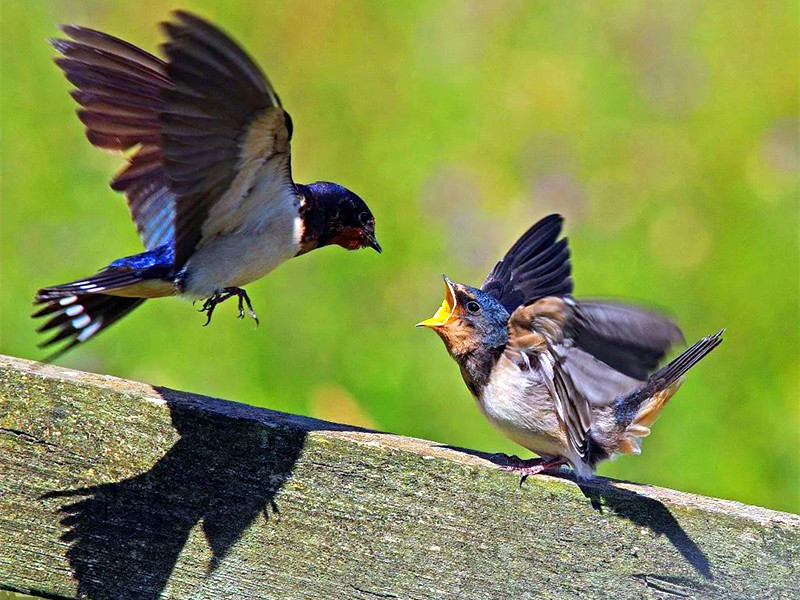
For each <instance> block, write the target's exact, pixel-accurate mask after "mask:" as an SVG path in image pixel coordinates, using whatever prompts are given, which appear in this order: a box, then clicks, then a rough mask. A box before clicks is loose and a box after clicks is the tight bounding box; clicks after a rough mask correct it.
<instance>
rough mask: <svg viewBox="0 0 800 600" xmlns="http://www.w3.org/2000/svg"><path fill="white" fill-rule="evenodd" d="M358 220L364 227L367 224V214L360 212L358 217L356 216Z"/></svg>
mask: <svg viewBox="0 0 800 600" xmlns="http://www.w3.org/2000/svg"><path fill="white" fill-rule="evenodd" d="M358 220H359V222H360V223H361V224H362V225H366V224H367V223H369V214H367V213H365V212H362V213H361V214H360V215H358Z"/></svg>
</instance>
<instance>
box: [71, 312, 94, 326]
mask: <svg viewBox="0 0 800 600" xmlns="http://www.w3.org/2000/svg"><path fill="white" fill-rule="evenodd" d="M91 322H92V317H90V316H89V315H81V316H80V317H78V318H77V319H72V326H73V327H74V328H75V329H83V328H84V327H86V326H87V325H88V324H89V323H91Z"/></svg>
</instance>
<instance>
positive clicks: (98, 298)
mask: <svg viewBox="0 0 800 600" xmlns="http://www.w3.org/2000/svg"><path fill="white" fill-rule="evenodd" d="M141 281H142V277H141V275H140V274H137V273H136V272H132V271H131V270H130V269H115V268H110V269H107V270H105V271H101V272H100V273H98V274H97V275H94V276H92V277H87V278H86V279H82V280H80V281H73V282H72V283H65V284H64V285H57V286H53V287H48V288H43V289H41V290H39V291H38V292H37V293H36V298H35V299H34V304H37V305H43V306H42V308H40V309H39V310H38V311H37V312H35V313H34V314H33V317H34V318H38V317H49V319H48V320H47V321H46V322H45V323H44V325H42V326H41V327H39V328H38V329H37V330H36V331H37V332H40V333H41V332H54V335H53V336H51V337H50V338H49V339H47V340H45V341H44V342H42V343H41V344H39V347H40V348H45V347H47V346H50V345H52V344H56V343H58V342H62V341H63V342H65V344H64V345H63V346H61V347H60V348H59V349H58V350H57V351H56V352H54V353H53V354H51V355H50V356H48V357H47V358H46V359H45V360H46V361H50V360H53V359H54V358H56V357H57V356H60V355H62V354H63V353H64V352H66V351H67V350H69V349H70V348H73V347H74V346H76V345H78V344H80V343H82V342H85V341H86V340H88V339H90V338H92V337H94V336H96V335H97V334H98V333H100V332H101V331H103V330H104V329H106V328H107V327H109V326H110V325H113V324H114V323H116V322H117V321H119V320H120V319H121V318H122V317H124V316H125V315H127V314H128V313H129V312H131V311H132V310H133V309H134V308H136V307H137V306H139V305H140V304H141V303H142V302H144V301H145V299H144V298H131V297H123V296H114V295H110V294H106V293H103V292H105V291H112V290H115V289H119V288H125V287H128V286H131V285H135V284H137V283H139V282H141Z"/></svg>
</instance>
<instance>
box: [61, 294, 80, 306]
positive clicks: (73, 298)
mask: <svg viewBox="0 0 800 600" xmlns="http://www.w3.org/2000/svg"><path fill="white" fill-rule="evenodd" d="M77 300H78V297H77V296H67V297H66V298H62V299H61V300H59V301H58V303H59V304H60V305H61V306H66V305H67V304H72V303H73V302H76V301H77Z"/></svg>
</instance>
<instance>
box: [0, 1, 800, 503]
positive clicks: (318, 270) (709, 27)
mask: <svg viewBox="0 0 800 600" xmlns="http://www.w3.org/2000/svg"><path fill="white" fill-rule="evenodd" d="M168 4H169V6H168V5H167V3H164V2H159V1H155V0H146V1H140V2H136V3H133V2H99V1H96V0H94V1H90V2H85V1H81V2H78V1H74V0H73V1H67V0H64V1H53V2H30V1H24V0H12V1H9V2H5V1H4V2H3V4H2V7H0V27H1V28H2V30H1V31H0V33H1V35H0V53H2V69H1V70H0V75H1V76H2V82H1V84H2V85H1V86H0V87H1V91H0V94H2V96H1V99H2V108H1V112H0V119H2V121H0V127H2V145H1V146H0V153H1V157H2V158H1V162H2V187H0V194H1V195H0V200H1V202H2V204H1V205H0V210H1V212H0V227H2V229H1V230H0V253H1V254H0V256H1V257H2V262H1V263H0V289H1V290H2V293H1V294H0V352H3V353H6V354H11V355H16V356H22V357H26V358H32V359H41V358H42V357H43V356H44V353H43V352H41V351H38V350H37V349H36V343H37V341H39V340H38V339H37V335H36V334H35V332H34V329H35V324H34V322H33V321H31V320H30V319H29V316H28V315H29V314H30V311H31V305H30V303H31V298H32V295H33V293H34V291H35V289H36V288H38V287H41V286H44V285H49V284H55V283H61V282H64V281H68V280H72V279H75V278H78V277H80V276H83V275H86V274H89V273H92V272H94V271H95V270H96V269H98V268H100V267H102V266H104V265H105V264H107V263H108V262H109V261H111V260H113V259H114V258H117V257H118V256H123V255H128V254H133V253H135V252H138V251H140V249H141V247H140V244H139V241H138V239H137V237H136V233H135V231H134V228H133V226H132V225H131V223H130V221H129V219H128V215H127V211H126V208H125V204H124V200H123V198H122V197H120V196H118V195H117V194H115V193H114V192H112V191H111V190H110V189H109V188H108V180H109V178H110V177H111V175H112V174H113V173H114V172H116V171H117V170H118V169H119V168H120V167H121V165H122V159H121V158H120V157H117V156H113V155H108V154H103V153H101V152H98V151H97V150H95V149H93V148H92V147H91V146H90V145H89V144H88V143H87V142H86V140H85V138H84V137H83V133H82V127H81V125H80V123H79V122H78V120H77V119H76V118H75V115H74V110H75V106H74V104H73V102H72V100H71V99H70V98H69V96H68V94H67V91H68V89H69V88H70V86H69V84H68V83H67V82H66V81H65V80H64V78H63V77H62V75H61V73H60V72H59V70H58V69H57V68H56V67H55V66H54V65H53V64H52V61H51V59H52V58H53V55H54V52H53V50H52V49H51V48H50V46H49V45H48V44H47V39H48V38H51V37H54V36H57V35H58V31H57V29H56V26H57V24H59V23H64V22H76V23H80V24H83V25H87V26H90V27H94V28H98V29H103V30H106V31H109V32H112V33H115V34H117V35H120V36H122V37H124V38H125V39H128V40H130V41H133V42H135V43H137V44H140V45H142V46H143V47H145V48H147V49H151V50H154V49H156V48H157V44H158V43H159V42H160V41H161V37H160V33H159V32H158V30H157V28H156V27H155V24H156V22H158V21H160V20H163V19H164V18H166V17H167V15H168V8H170V7H172V8H178V7H180V8H186V9H190V10H194V11H196V12H198V13H199V14H201V15H204V16H206V17H208V18H210V19H212V20H214V21H216V22H218V23H219V24H221V25H222V26H223V27H225V28H226V29H227V30H228V31H229V32H231V33H232V35H233V36H234V37H235V38H236V39H238V40H239V41H240V42H241V43H242V44H243V45H244V46H245V48H247V50H248V51H249V52H250V53H251V54H252V55H253V56H254V57H255V58H256V60H257V61H258V62H259V63H260V64H261V65H262V66H263V68H264V70H265V71H266V72H267V73H268V74H269V76H270V78H271V80H272V82H273V83H274V85H275V86H276V88H277V90H278V92H279V93H280V95H281V97H282V99H283V101H284V105H285V107H286V108H287V110H288V111H289V112H290V113H291V114H292V116H293V118H294V122H295V137H294V142H293V153H294V174H295V178H296V179H297V181H300V182H307V181H313V180H317V179H329V180H333V181H337V182H339V183H342V184H344V185H346V186H348V187H350V188H351V189H353V190H354V191H356V192H357V193H358V194H359V195H361V196H362V197H363V198H364V199H365V200H366V201H367V202H368V203H369V205H370V206H371V207H372V209H373V211H374V213H375V215H376V217H377V222H378V227H377V232H378V237H379V239H380V241H381V244H383V246H384V254H383V255H381V256H378V255H377V254H375V253H373V252H372V251H367V250H365V251H361V252H357V253H346V252H344V251H343V250H341V249H339V248H327V249H324V250H322V251H318V252H314V253H312V254H311V255H309V256H305V257H302V258H300V259H298V260H292V261H290V262H289V263H288V264H286V265H284V266H282V267H281V268H280V269H278V270H277V271H276V272H274V273H272V274H271V275H270V276H268V277H267V278H265V279H264V280H261V281H259V282H257V283H254V284H252V285H250V286H248V291H249V293H250V295H251V297H252V298H253V299H254V302H255V306H256V309H257V311H258V313H259V315H260V317H261V327H260V329H258V330H254V329H253V326H252V324H251V323H250V322H247V321H245V322H240V321H238V320H237V319H236V318H235V316H234V315H235V306H234V305H233V304H232V303H231V304H229V305H226V306H223V307H221V308H220V309H219V310H218V311H217V313H216V315H215V319H214V322H213V323H212V324H211V326H209V327H207V328H203V327H201V324H202V322H203V317H202V315H199V314H197V313H196V312H194V311H193V310H192V306H191V305H190V304H189V303H187V302H185V301H182V300H178V299H168V300H159V301H154V302H148V303H147V304H146V305H145V306H144V307H143V308H141V309H139V310H137V311H136V312H135V313H133V314H132V315H131V316H130V317H128V318H126V319H125V320H124V321H122V322H121V323H120V324H118V325H116V326H115V327H114V328H113V329H111V330H109V332H108V333H105V334H103V335H102V336H100V337H99V338H98V339H97V340H94V341H93V342H92V343H90V344H87V345H86V346H85V347H83V348H81V349H79V350H77V351H75V352H73V353H71V354H69V355H67V356H66V357H64V358H63V359H61V360H60V361H59V363H60V364H63V365H66V366H70V367H75V368H79V369H86V370H91V371H96V372H102V373H110V374H114V375H119V376H122V377H129V378H134V379H139V380H142V381H146V382H149V383H153V384H158V385H165V386H170V387H174V388H179V389H184V390H190V391H193V392H198V393H204V394H209V395H215V396H221V397H224V398H230V399H234V400H238V401H242V402H247V403H251V404H254V405H259V406H267V407H270V408H275V409H279V410H284V411H290V412H295V413H302V414H310V415H314V416H322V417H325V418H329V419H340V420H344V421H349V422H357V423H363V424H370V425H372V426H374V427H377V428H380V429H385V430H388V431H392V432H396V433H400V434H405V435H413V436H419V437H424V438H430V439H433V440H436V441H439V442H442V443H446V444H453V445H458V446H465V447H473V448H478V449H482V450H487V451H505V452H512V453H522V452H521V449H519V448H517V447H515V446H514V445H513V444H512V443H511V442H509V441H507V440H505V439H504V438H503V437H502V436H500V435H499V434H497V433H495V432H494V431H493V430H492V429H491V428H490V426H489V425H488V423H487V422H486V421H485V420H484V419H483V417H482V416H481V415H480V414H479V412H478V410H477V409H476V407H475V406H474V403H473V401H472V400H471V398H470V396H469V393H468V392H467V390H466V388H465V387H464V385H463V383H462V382H461V380H460V377H459V374H458V369H457V367H456V365H455V364H454V363H453V362H452V361H451V360H450V359H449V357H448V356H447V354H446V352H445V350H444V348H443V347H442V344H441V342H440V341H439V340H438V339H436V336H435V335H433V334H432V333H431V332H429V331H420V330H415V329H414V327H413V324H414V323H415V322H417V321H419V320H421V319H422V318H425V317H427V316H430V314H432V313H433V311H434V310H435V308H436V306H437V305H438V303H439V302H440V301H441V294H442V283H441V279H440V275H441V273H447V275H448V276H450V277H451V278H453V279H455V280H459V281H464V282H468V283H472V284H477V283H479V282H480V281H482V278H483V276H484V275H485V273H486V272H487V270H488V269H489V267H490V266H491V265H492V264H493V263H494V261H495V260H497V259H498V258H499V257H500V256H501V255H502V253H503V252H504V251H505V250H506V249H507V248H508V246H509V245H510V244H511V243H512V242H513V241H514V240H515V239H516V236H518V235H519V234H520V233H521V232H522V231H524V230H525V229H526V228H527V227H528V226H529V225H530V224H531V223H532V222H533V221H534V220H536V219H538V218H540V217H541V216H543V215H545V214H546V213H548V212H553V211H557V212H561V213H562V214H564V215H565V217H566V218H567V234H568V236H569V237H570V242H571V247H572V252H573V267H574V276H575V282H576V294H577V295H579V296H611V297H617V298H629V299H632V300H635V301H637V302H641V303H644V304H647V305H652V306H657V307H661V308H663V309H665V310H666V311H667V312H669V313H670V314H672V315H674V316H675V318H676V319H677V320H678V321H679V322H680V323H681V325H682V326H683V328H684V331H685V333H686V337H687V340H688V341H690V342H691V341H694V340H695V339H696V338H698V337H700V336H702V335H705V334H708V333H712V332H714V331H716V330H718V329H720V328H722V327H726V328H727V333H726V335H725V343H724V344H723V345H722V346H721V347H720V348H719V349H718V350H716V351H715V352H714V353H713V354H712V355H711V356H710V357H709V358H708V359H707V360H705V361H704V362H703V363H702V364H701V365H699V366H698V367H697V368H695V369H694V370H693V371H692V372H691V374H690V375H689V377H688V380H687V382H686V383H685V385H684V387H683V389H682V390H681V391H680V392H679V393H678V395H677V396H676V397H675V399H674V400H673V401H672V402H671V404H670V406H669V407H668V408H667V410H666V411H665V412H664V414H663V416H662V417H661V419H660V420H659V422H658V423H657V424H656V425H655V427H654V429H653V435H652V436H651V437H650V438H649V439H647V440H645V442H644V444H643V454H642V455H641V456H640V457H625V458H621V459H619V460H617V461H615V462H613V463H607V464H605V465H604V466H602V467H601V469H600V473H601V474H603V475H609V476H614V477H623V478H627V479H633V480H637V481H644V482H649V483H653V484H658V485H664V486H669V487H674V488H678V489H682V490H687V491H692V492H698V493H703V494H709V495H714V496H720V497H724V498H732V499H737V500H741V501H744V502H749V503H755V504H761V505H765V506H769V507H773V508H778V509H784V510H793V511H798V510H800V499H799V498H798V472H799V469H800V461H799V459H798V457H799V455H798V450H797V449H798V441H800V440H798V417H799V416H800V415H799V414H798V396H799V394H800V392H799V387H800V386H799V385H798V384H799V383H800V381H799V380H800V371H799V370H798V360H799V359H800V331H799V329H800V320H799V318H798V274H799V273H800V251H799V250H798V191H799V189H800V188H799V187H798V168H799V167H800V150H799V148H798V145H799V144H798V68H797V64H798V63H797V59H798V55H799V50H800V48H798V8H797V4H796V3H795V2H791V1H785V2H784V1H778V2H752V1H751V0H739V1H734V2H727V3H706V2H701V1H696V2H680V3H675V2H668V1H657V2H648V3H640V2H633V1H631V2H622V1H620V2H591V3H586V2H544V1H537V2H527V1H523V0H507V1H498V2H483V1H470V2H466V1H462V0H450V1H447V2H441V3H432V2H423V1H421V0H419V1H415V2H393V3H388V2H387V3H376V2H370V1H367V0H362V1H360V2H352V1H349V0H319V1H315V2H308V3H301V2H298V3H294V2H293V3H283V2H212V1H207V2H200V1H195V0H191V1H190V0H186V1H185V2H182V3H180V4H176V3H175V2H170V3H168ZM523 454H524V453H523Z"/></svg>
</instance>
